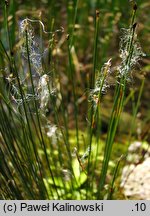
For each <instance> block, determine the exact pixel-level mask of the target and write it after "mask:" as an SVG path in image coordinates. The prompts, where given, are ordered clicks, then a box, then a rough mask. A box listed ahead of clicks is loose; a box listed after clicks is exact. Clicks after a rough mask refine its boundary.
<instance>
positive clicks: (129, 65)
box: [118, 28, 145, 80]
mask: <svg viewBox="0 0 150 216" xmlns="http://www.w3.org/2000/svg"><path fill="white" fill-rule="evenodd" d="M133 31H135V29H133V28H131V29H124V28H123V29H122V34H121V40H120V58H121V59H122V62H121V65H120V66H119V67H118V71H119V76H120V77H122V76H124V77H126V78H127V79H128V80H130V77H131V76H132V75H131V70H132V69H133V67H134V66H135V65H137V64H138V62H139V60H140V59H141V57H142V56H145V54H144V53H143V51H142V49H141V46H140V44H139V42H138V40H137V34H136V33H135V32H134V33H133Z"/></svg>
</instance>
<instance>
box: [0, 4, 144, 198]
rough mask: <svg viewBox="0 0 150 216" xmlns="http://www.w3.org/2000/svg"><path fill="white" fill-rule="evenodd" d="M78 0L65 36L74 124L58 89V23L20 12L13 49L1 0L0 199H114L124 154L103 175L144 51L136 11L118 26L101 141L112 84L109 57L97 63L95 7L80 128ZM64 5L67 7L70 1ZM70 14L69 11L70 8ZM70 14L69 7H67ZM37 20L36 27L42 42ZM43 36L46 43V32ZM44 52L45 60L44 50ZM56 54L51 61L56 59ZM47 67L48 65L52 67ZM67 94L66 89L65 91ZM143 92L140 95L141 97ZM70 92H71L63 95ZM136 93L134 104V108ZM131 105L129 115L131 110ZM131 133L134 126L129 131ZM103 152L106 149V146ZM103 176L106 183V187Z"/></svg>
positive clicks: (66, 102) (135, 7)
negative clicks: (117, 48) (111, 170)
mask: <svg viewBox="0 0 150 216" xmlns="http://www.w3.org/2000/svg"><path fill="white" fill-rule="evenodd" d="M78 3H79V2H78V1H76V5H75V12H74V15H73V26H71V27H70V28H69V33H70V35H69V36H67V38H66V39H65V40H64V43H66V44H67V54H68V65H67V66H66V68H68V69H67V71H68V73H67V76H68V77H67V78H68V80H69V83H70V84H69V88H70V87H71V89H69V91H70V92H71V93H72V97H73V99H72V100H73V110H74V122H75V129H74V130H71V129H70V128H69V124H70V122H69V119H70V115H72V114H69V111H68V101H67V97H66V95H67V93H66V91H67V89H66V91H64V90H63V84H62V83H61V80H60V76H59V74H57V73H56V69H55V60H53V57H52V56H53V54H54V52H57V51H58V47H57V44H56V38H57V37H59V34H64V33H63V28H61V29H60V30H56V31H54V30H53V29H54V26H53V25H52V27H51V32H48V31H47V30H46V27H45V26H44V24H43V22H42V21H41V20H35V19H28V18H26V19H24V20H22V21H21V22H20V24H19V28H20V29H19V38H17V39H18V40H19V43H18V44H17V46H16V50H17V51H16V50H15V49H14V47H13V45H12V44H13V43H14V41H15V39H14V38H11V32H12V29H10V26H9V24H8V8H9V5H8V2H7V1H5V2H4V4H3V13H4V17H5V23H4V27H5V32H6V38H7V45H8V46H7V47H5V45H4V40H3V38H2V37H1V38H0V55H1V62H0V63H1V68H0V69H1V78H0V198H1V199H104V198H108V199H112V198H113V189H114V182H115V179H116V177H117V172H118V169H119V165H120V161H121V158H120V159H119V160H118V162H117V163H116V166H115V168H114V174H113V175H112V180H110V181H108V180H107V179H106V177H107V174H108V170H109V162H110V156H111V152H112V148H113V144H114V138H115V136H116V131H117V127H118V124H119V119H120V115H121V113H122V110H123V107H124V101H125V98H126V86H127V85H128V82H129V81H130V79H132V69H133V66H135V65H136V64H137V63H138V61H139V59H140V57H141V56H142V55H143V53H142V51H141V48H140V45H139V43H138V41H137V35H136V26H137V24H136V23H135V15H136V11H137V5H136V4H135V5H134V7H133V14H132V19H131V24H130V27H129V29H122V36H121V41H120V57H121V63H120V66H119V67H117V68H116V73H115V74H114V75H113V76H114V77H115V92H114V100H113V106H112V111H111V114H110V119H109V123H108V131H107V138H106V141H102V139H101V137H100V134H101V133H100V130H101V115H102V114H101V103H102V96H103V94H104V93H106V91H107V88H108V87H110V84H109V76H110V75H111V73H112V72H111V64H112V63H111V61H112V60H111V59H108V60H107V62H106V63H104V65H103V67H102V68H101V70H99V69H98V67H97V65H98V58H97V57H98V43H99V42H98V37H99V35H98V34H99V30H100V29H99V28H100V13H99V11H98V10H97V11H96V17H95V36H94V49H93V69H92V72H91V74H90V78H89V83H88V91H87V97H86V99H87V104H88V108H87V128H85V129H84V131H85V132H84V133H81V132H80V130H79V122H80V113H79V101H78V96H77V90H78V83H77V82H76V73H75V64H74V55H75V54H74V33H75V22H76V18H77V9H78ZM68 10H69V9H68ZM68 14H70V12H69V11H68ZM68 16H69V15H68ZM35 26H38V29H40V32H39V33H37V35H38V36H39V43H38V42H37V41H38V40H37V38H36V36H35V32H34V31H35V29H34V28H35ZM45 35H46V36H47V38H48V45H47V48H46V49H45V48H44V47H45V44H44V42H43V38H44V37H45ZM45 55H47V58H48V66H47V65H46V63H45V61H46V60H45V59H44V56H45ZM53 61H54V62H53ZM47 68H51V70H50V71H48V70H47ZM68 95H69V94H68ZM140 96H141V93H140ZM139 99H140V98H139ZM68 100H69V99H68ZM138 105H139V101H138V104H137V109H138ZM137 109H135V112H134V116H133V119H134V118H135V116H136V113H137ZM130 136H131V134H130ZM103 152H104V153H103ZM106 184H107V185H108V186H109V187H108V190H106Z"/></svg>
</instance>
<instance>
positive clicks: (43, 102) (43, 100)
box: [38, 74, 50, 111]
mask: <svg viewBox="0 0 150 216" xmlns="http://www.w3.org/2000/svg"><path fill="white" fill-rule="evenodd" d="M48 83H49V76H48V75H47V74H44V75H43V76H41V77H40V79H39V86H38V91H39V97H40V109H41V110H43V111H44V110H45V109H46V107H47V105H48V101H49V97H50V94H49V88H48V86H49V85H48Z"/></svg>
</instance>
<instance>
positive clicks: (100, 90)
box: [90, 59, 111, 105]
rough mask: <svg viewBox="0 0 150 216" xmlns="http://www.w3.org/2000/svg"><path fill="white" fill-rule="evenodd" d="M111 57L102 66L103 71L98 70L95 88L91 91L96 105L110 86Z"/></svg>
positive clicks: (91, 97) (91, 98)
mask: <svg viewBox="0 0 150 216" xmlns="http://www.w3.org/2000/svg"><path fill="white" fill-rule="evenodd" d="M110 68H111V59H109V60H108V61H107V62H106V63H104V66H103V67H102V69H101V71H98V73H97V77H96V81H95V86H94V89H92V90H91V92H90V100H91V101H93V102H94V105H97V104H98V102H99V101H98V100H99V97H100V95H101V94H104V93H105V92H106V91H107V88H109V86H110V85H109V81H108V78H109V75H110V73H111V70H110Z"/></svg>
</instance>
